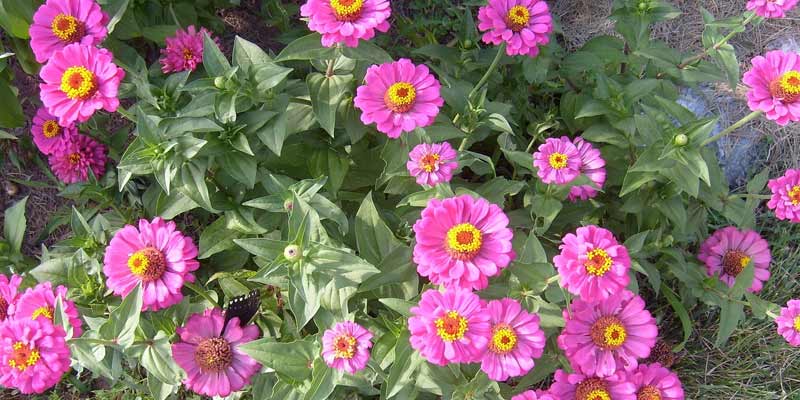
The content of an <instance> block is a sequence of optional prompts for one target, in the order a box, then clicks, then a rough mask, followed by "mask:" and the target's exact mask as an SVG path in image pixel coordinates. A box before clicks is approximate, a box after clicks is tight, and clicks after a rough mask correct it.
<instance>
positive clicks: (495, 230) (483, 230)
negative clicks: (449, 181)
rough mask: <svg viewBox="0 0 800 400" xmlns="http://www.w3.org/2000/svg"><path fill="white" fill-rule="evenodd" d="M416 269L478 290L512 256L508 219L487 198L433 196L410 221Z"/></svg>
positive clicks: (439, 280) (452, 284) (441, 281)
mask: <svg viewBox="0 0 800 400" xmlns="http://www.w3.org/2000/svg"><path fill="white" fill-rule="evenodd" d="M414 233H415V235H416V238H417V244H416V245H415V246H414V262H415V263H416V264H417V272H419V274H420V275H422V276H426V277H428V279H430V280H431V282H433V283H435V284H438V285H445V286H447V287H458V288H463V289H476V290H480V289H483V288H485V287H486V286H488V285H489V277H491V276H495V275H498V274H500V270H501V269H503V268H505V267H506V266H508V264H509V263H510V262H511V260H512V259H514V257H515V256H516V255H515V254H514V250H513V249H512V248H511V239H512V237H513V235H514V233H513V232H512V231H511V229H509V228H508V217H506V215H505V214H504V213H503V210H501V209H500V207H498V206H497V205H495V204H491V203H489V202H488V201H486V200H485V199H475V198H473V197H472V196H470V195H466V194H465V195H461V196H457V197H451V198H449V199H444V200H439V199H431V200H430V201H428V206H427V207H425V209H424V210H422V216H421V217H420V219H419V220H417V222H416V223H415V224H414Z"/></svg>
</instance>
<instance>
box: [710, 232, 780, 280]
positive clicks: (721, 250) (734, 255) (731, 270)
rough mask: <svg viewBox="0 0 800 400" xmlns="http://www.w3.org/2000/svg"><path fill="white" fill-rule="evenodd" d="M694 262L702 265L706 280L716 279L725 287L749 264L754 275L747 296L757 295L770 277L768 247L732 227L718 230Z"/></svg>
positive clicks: (759, 238)
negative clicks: (753, 293)
mask: <svg viewBox="0 0 800 400" xmlns="http://www.w3.org/2000/svg"><path fill="white" fill-rule="evenodd" d="M697 258H699V259H700V261H702V262H704V263H705V264H706V272H707V273H708V275H709V276H715V275H719V279H720V280H721V281H722V282H724V283H725V284H727V285H728V286H733V284H734V283H735V282H736V277H737V276H738V275H739V274H740V273H742V271H743V270H744V269H745V268H746V267H747V266H748V265H749V264H750V263H751V262H752V263H753V268H755V271H754V278H753V284H752V285H751V286H750V288H749V289H748V290H749V291H751V292H758V291H760V290H761V288H762V287H763V286H764V282H766V281H767V279H769V276H770V273H769V263H770V261H771V260H772V256H771V255H770V252H769V243H767V241H766V240H764V239H762V238H761V236H759V235H758V233H756V232H755V231H753V230H750V229H745V230H742V231H740V230H739V229H736V228H735V227H733V226H729V227H725V228H722V229H718V230H717V231H716V232H714V234H713V235H711V236H710V237H709V238H708V239H706V240H705V242H703V244H702V245H700V251H699V252H698V254H697Z"/></svg>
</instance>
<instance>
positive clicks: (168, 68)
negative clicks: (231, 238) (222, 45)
mask: <svg viewBox="0 0 800 400" xmlns="http://www.w3.org/2000/svg"><path fill="white" fill-rule="evenodd" d="M204 34H205V35H208V37H211V32H209V31H208V29H206V28H200V30H197V29H196V28H195V27H194V25H189V27H187V28H186V30H183V29H178V30H177V31H175V36H173V37H168V38H166V39H165V40H166V42H167V47H166V48H164V49H161V59H160V60H159V62H161V72H163V73H165V74H168V73H170V72H180V71H194V70H195V68H197V65H198V64H202V63H203V35H204ZM214 41H215V42H218V40H217V39H216V38H215V39H214ZM218 44H219V43H218Z"/></svg>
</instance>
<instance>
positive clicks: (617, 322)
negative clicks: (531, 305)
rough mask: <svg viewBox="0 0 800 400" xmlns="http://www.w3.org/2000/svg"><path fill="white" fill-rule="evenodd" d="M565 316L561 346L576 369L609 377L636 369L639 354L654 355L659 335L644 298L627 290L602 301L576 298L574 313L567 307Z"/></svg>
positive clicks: (587, 373)
mask: <svg viewBox="0 0 800 400" xmlns="http://www.w3.org/2000/svg"><path fill="white" fill-rule="evenodd" d="M564 319H565V320H566V326H564V330H563V331H561V334H560V335H558V347H560V348H561V349H562V350H564V353H566V355H567V358H568V359H569V362H570V364H571V365H572V369H574V370H576V371H580V372H581V373H583V374H585V375H592V376H599V377H606V376H611V375H613V374H614V373H616V372H617V371H622V370H625V371H631V370H633V369H635V368H636V367H637V366H638V365H639V361H638V359H639V358H645V357H647V356H649V355H650V350H651V349H652V348H653V346H655V344H656V336H658V327H657V326H656V320H655V319H654V318H653V316H652V315H651V314H650V312H649V311H647V309H646V308H645V304H644V300H642V298H641V297H639V296H637V295H635V294H633V293H632V292H630V291H627V290H623V291H621V292H618V293H617V294H616V295H615V296H612V297H610V298H608V299H606V300H602V301H600V302H598V303H589V302H587V301H586V300H583V299H580V298H576V299H574V300H573V301H572V315H571V316H570V314H569V313H568V312H567V310H564Z"/></svg>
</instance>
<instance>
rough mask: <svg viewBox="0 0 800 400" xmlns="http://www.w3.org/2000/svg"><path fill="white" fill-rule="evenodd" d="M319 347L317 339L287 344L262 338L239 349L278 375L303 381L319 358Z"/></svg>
mask: <svg viewBox="0 0 800 400" xmlns="http://www.w3.org/2000/svg"><path fill="white" fill-rule="evenodd" d="M319 346H320V340H319V337H316V336H307V337H306V338H305V339H303V340H297V341H294V342H289V343H282V342H277V341H276V340H275V339H274V338H263V339H258V340H254V341H252V342H247V343H245V344H242V345H240V346H239V349H240V350H242V351H243V352H245V353H246V354H247V355H249V356H250V357H253V359H254V360H256V361H258V362H260V363H261V364H262V365H264V366H265V367H267V368H272V369H274V370H275V371H276V372H278V373H279V374H283V375H286V376H289V377H291V378H292V379H295V380H297V381H304V380H306V379H307V378H308V377H309V376H311V369H310V368H309V366H311V365H312V363H313V362H314V360H315V359H317V358H319V352H320V348H319Z"/></svg>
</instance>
